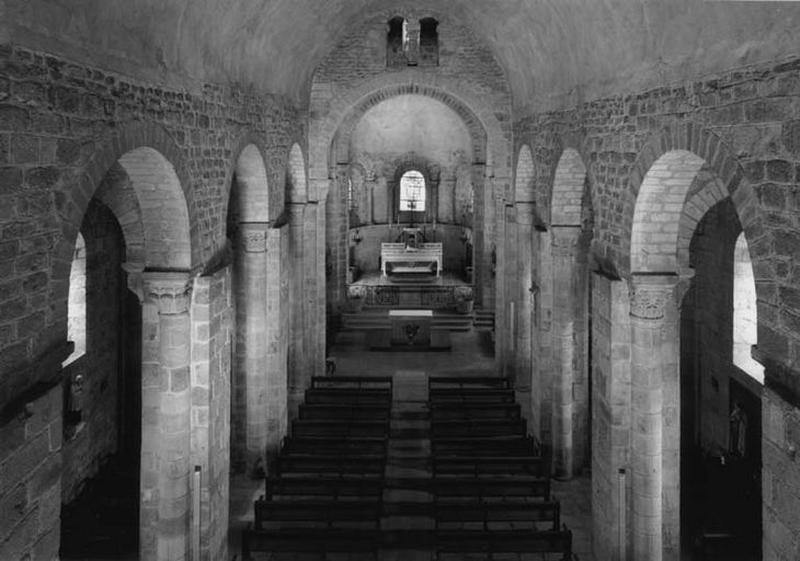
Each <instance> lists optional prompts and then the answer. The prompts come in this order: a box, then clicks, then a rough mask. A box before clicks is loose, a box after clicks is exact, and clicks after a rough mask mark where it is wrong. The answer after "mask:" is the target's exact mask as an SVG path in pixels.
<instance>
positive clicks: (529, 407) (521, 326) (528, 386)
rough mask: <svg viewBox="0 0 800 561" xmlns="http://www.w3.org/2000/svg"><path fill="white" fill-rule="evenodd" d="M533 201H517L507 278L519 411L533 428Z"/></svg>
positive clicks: (534, 210) (530, 427)
mask: <svg viewBox="0 0 800 561" xmlns="http://www.w3.org/2000/svg"><path fill="white" fill-rule="evenodd" d="M535 212H536V205H535V204H534V203H517V212H516V215H517V220H516V230H517V235H516V246H517V247H516V256H515V258H514V263H513V265H514V266H515V269H516V270H515V272H514V274H513V278H512V279H510V280H511V281H512V283H513V284H515V285H516V286H515V293H516V294H517V297H516V298H515V299H516V301H517V310H516V315H517V318H516V324H517V325H516V328H517V333H516V349H517V352H516V353H515V356H516V360H515V362H516V383H515V387H516V390H517V392H518V393H519V394H520V395H519V399H520V402H521V403H522V404H523V405H522V414H523V415H524V416H525V418H526V419H527V421H528V430H529V431H533V429H534V427H535V426H538V425H537V424H535V423H534V421H535V420H534V419H533V402H532V399H533V396H532V394H531V392H532V388H533V377H532V376H533V338H532V333H531V330H532V326H533V302H534V299H535V297H536V296H535V295H534V294H533V293H532V291H531V287H532V286H533V235H534V234H533V224H534V213H535Z"/></svg>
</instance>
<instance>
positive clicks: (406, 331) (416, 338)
mask: <svg viewBox="0 0 800 561" xmlns="http://www.w3.org/2000/svg"><path fill="white" fill-rule="evenodd" d="M389 321H390V323H391V327H392V339H391V343H392V345H410V346H416V347H428V346H430V344H431V322H432V321H433V310H389Z"/></svg>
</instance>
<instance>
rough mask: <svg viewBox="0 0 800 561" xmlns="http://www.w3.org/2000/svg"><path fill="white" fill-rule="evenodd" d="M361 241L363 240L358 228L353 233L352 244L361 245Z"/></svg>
mask: <svg viewBox="0 0 800 561" xmlns="http://www.w3.org/2000/svg"><path fill="white" fill-rule="evenodd" d="M363 239H364V238H362V237H361V234H360V233H359V231H358V228H356V231H355V232H353V243H356V244H359V243H361V240H363Z"/></svg>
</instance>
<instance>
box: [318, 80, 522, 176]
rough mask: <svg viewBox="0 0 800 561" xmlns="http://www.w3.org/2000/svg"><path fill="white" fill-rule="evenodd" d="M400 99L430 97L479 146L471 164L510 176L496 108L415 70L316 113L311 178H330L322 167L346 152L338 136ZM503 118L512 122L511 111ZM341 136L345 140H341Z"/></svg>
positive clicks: (366, 86)
mask: <svg viewBox="0 0 800 561" xmlns="http://www.w3.org/2000/svg"><path fill="white" fill-rule="evenodd" d="M455 92H458V93H455ZM404 94H416V95H426V96H429V97H432V98H433V99H436V100H438V101H441V102H442V103H445V104H446V105H448V106H449V107H451V108H452V109H453V110H454V111H455V112H456V113H457V114H458V115H460V116H462V118H465V122H466V123H467V125H468V128H469V130H470V134H471V136H472V138H473V144H476V142H477V144H476V145H477V146H482V147H481V148H480V149H478V150H473V163H478V164H487V165H492V164H493V165H495V166H496V167H497V168H499V169H498V170H496V174H499V175H500V176H508V170H507V167H508V162H507V155H508V152H509V150H510V135H509V133H508V132H507V131H506V130H505V129H504V127H503V126H502V125H501V123H500V120H499V119H498V117H497V113H498V108H497V107H492V106H490V105H488V104H487V103H486V102H485V101H484V100H482V99H480V98H479V97H477V96H475V95H473V94H470V93H469V92H465V91H464V88H463V87H459V86H458V84H456V83H453V82H452V80H449V79H447V78H442V77H440V76H435V75H432V74H430V73H425V72H420V71H419V70H414V69H409V70H405V71H403V72H402V73H397V74H392V75H381V76H379V77H376V78H374V79H371V80H365V81H364V82H362V83H361V84H359V85H358V86H357V87H355V88H353V89H351V90H350V91H348V92H347V93H346V94H345V95H342V96H341V97H339V98H338V99H336V100H335V101H334V102H333V103H331V105H330V106H328V107H325V111H324V112H322V111H320V113H319V114H320V115H324V117H321V118H319V119H313V120H312V121H311V124H310V133H309V137H310V138H311V139H313V140H312V145H311V146H310V154H311V160H310V161H311V162H312V166H313V171H312V176H313V177H315V178H326V177H328V170H327V167H326V166H327V165H331V166H332V165H334V164H336V163H338V162H337V158H338V156H339V154H338V153H337V152H336V149H337V146H336V145H337V144H338V145H340V146H347V142H346V141H345V142H344V144H342V143H341V142H340V141H338V140H337V139H336V137H337V133H339V131H345V130H347V129H350V130H351V131H352V128H353V127H354V126H355V122H357V120H358V116H359V115H361V114H363V113H364V112H365V111H367V110H369V108H370V107H372V106H374V105H377V104H378V103H380V102H381V101H384V100H386V99H389V98H390V97H394V96H396V95H404ZM501 112H502V111H501ZM507 113H508V114H509V116H510V108H508V111H507ZM348 134H349V133H348ZM339 136H340V138H342V139H344V140H346V138H345V137H343V136H342V135H341V134H340V135H339ZM334 140H337V141H336V142H334ZM486 146H489V147H491V148H492V151H491V152H489V151H487V149H486Z"/></svg>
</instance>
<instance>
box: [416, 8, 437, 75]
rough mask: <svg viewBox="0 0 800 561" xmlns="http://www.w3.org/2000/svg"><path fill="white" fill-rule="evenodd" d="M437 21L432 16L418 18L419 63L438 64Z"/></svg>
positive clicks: (425, 64) (426, 64)
mask: <svg viewBox="0 0 800 561" xmlns="http://www.w3.org/2000/svg"><path fill="white" fill-rule="evenodd" d="M438 27H439V22H438V21H436V20H435V19H433V18H424V19H421V20H419V63H420V65H422V66H438V65H439V31H438Z"/></svg>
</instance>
